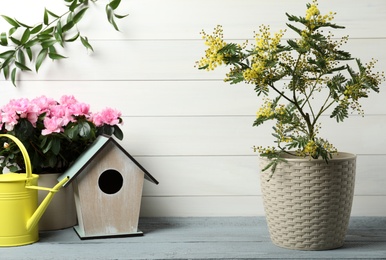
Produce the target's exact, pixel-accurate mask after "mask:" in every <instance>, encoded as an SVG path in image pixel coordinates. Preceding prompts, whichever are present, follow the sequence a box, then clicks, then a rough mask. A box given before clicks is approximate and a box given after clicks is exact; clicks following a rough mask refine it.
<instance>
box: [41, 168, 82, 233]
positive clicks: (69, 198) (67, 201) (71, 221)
mask: <svg viewBox="0 0 386 260" xmlns="http://www.w3.org/2000/svg"><path fill="white" fill-rule="evenodd" d="M60 175H61V174H60V173H46V174H40V175H39V179H38V183H39V186H42V187H52V186H53V185H55V184H56V183H58V180H57V178H58V177H59V176H60ZM46 194H47V191H44V190H39V192H38V201H39V203H40V202H41V201H42V200H43V199H44V197H45V196H46ZM76 224H77V217H76V209H75V200H74V193H73V189H72V185H69V186H67V187H65V188H62V189H61V190H60V191H59V192H57V193H56V195H55V197H54V198H53V199H52V201H51V204H50V205H49V206H48V208H47V210H46V212H44V214H43V216H42V218H41V219H40V221H39V230H40V231H48V230H58V229H64V228H68V227H72V226H75V225H76Z"/></svg>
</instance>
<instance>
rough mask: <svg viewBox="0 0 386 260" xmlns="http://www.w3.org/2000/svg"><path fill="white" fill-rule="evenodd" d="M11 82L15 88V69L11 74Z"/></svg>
mask: <svg viewBox="0 0 386 260" xmlns="http://www.w3.org/2000/svg"><path fill="white" fill-rule="evenodd" d="M11 81H12V84H13V85H14V86H15V87H16V68H14V69H13V70H12V72H11Z"/></svg>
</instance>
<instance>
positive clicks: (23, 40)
mask: <svg viewBox="0 0 386 260" xmlns="http://www.w3.org/2000/svg"><path fill="white" fill-rule="evenodd" d="M30 35H31V31H30V29H28V28H27V29H25V31H24V33H23V36H22V37H21V40H20V43H21V45H23V44H25V43H26V42H27V41H28V40H29V37H30Z"/></svg>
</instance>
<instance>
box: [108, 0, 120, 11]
mask: <svg viewBox="0 0 386 260" xmlns="http://www.w3.org/2000/svg"><path fill="white" fill-rule="evenodd" d="M120 3H121V0H112V1H111V2H110V3H109V4H108V5H109V6H110V7H111V8H112V9H113V10H115V9H117V8H118V6H119V4H120Z"/></svg>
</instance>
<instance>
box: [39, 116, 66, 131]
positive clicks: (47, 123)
mask: <svg viewBox="0 0 386 260" xmlns="http://www.w3.org/2000/svg"><path fill="white" fill-rule="evenodd" d="M62 125H63V119H62V118H58V117H46V118H44V127H45V129H43V130H42V135H49V134H51V133H60V132H61V131H63V128H62Z"/></svg>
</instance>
